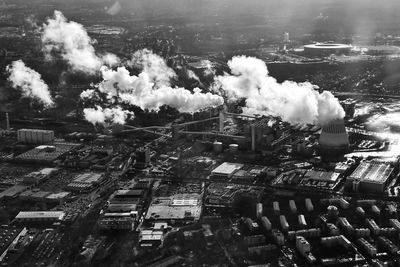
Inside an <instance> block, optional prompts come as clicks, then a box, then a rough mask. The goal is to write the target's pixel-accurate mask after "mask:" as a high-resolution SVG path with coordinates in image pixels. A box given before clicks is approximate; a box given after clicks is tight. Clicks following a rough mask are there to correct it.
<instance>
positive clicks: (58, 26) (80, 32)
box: [42, 11, 119, 74]
mask: <svg viewBox="0 0 400 267" xmlns="http://www.w3.org/2000/svg"><path fill="white" fill-rule="evenodd" d="M94 42H95V41H94V40H92V39H91V38H90V37H89V35H88V34H87V32H86V30H85V28H84V27H83V25H81V24H79V23H76V22H73V21H69V22H68V21H67V19H66V18H65V17H64V15H63V14H62V13H61V12H60V11H54V15H53V17H52V18H49V19H48V20H47V23H46V24H44V25H43V32H42V43H43V50H44V52H45V54H46V57H47V58H48V59H51V58H52V55H51V53H52V52H53V51H56V52H59V53H61V56H62V58H63V59H64V60H66V61H67V62H68V64H69V65H70V66H71V68H72V70H74V71H81V72H85V73H88V74H94V73H96V72H97V71H99V70H100V67H101V66H102V65H103V64H107V65H109V66H113V65H115V64H118V63H119V58H118V57H117V56H116V55H113V54H105V55H97V54H96V52H95V49H94V47H93V43H94Z"/></svg>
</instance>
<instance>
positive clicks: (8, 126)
mask: <svg viewBox="0 0 400 267" xmlns="http://www.w3.org/2000/svg"><path fill="white" fill-rule="evenodd" d="M6 130H7V131H9V130H10V117H9V116H8V112H6Z"/></svg>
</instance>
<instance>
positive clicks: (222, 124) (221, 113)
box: [219, 110, 225, 133]
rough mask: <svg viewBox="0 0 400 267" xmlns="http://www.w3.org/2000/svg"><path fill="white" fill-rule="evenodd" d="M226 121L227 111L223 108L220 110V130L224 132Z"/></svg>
mask: <svg viewBox="0 0 400 267" xmlns="http://www.w3.org/2000/svg"><path fill="white" fill-rule="evenodd" d="M224 121H225V113H224V111H223V110H221V111H220V112H219V132H220V133H222V132H223V131H224Z"/></svg>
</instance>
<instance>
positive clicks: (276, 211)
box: [272, 201, 281, 215]
mask: <svg viewBox="0 0 400 267" xmlns="http://www.w3.org/2000/svg"><path fill="white" fill-rule="evenodd" d="M272 207H273V209H274V213H275V215H279V214H280V213H281V209H280V208H279V202H278V201H274V202H273V203H272Z"/></svg>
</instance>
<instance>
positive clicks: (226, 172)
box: [210, 162, 244, 181]
mask: <svg viewBox="0 0 400 267" xmlns="http://www.w3.org/2000/svg"><path fill="white" fill-rule="evenodd" d="M243 166H244V165H243V164H240V163H230V162H224V163H222V164H221V165H219V166H218V167H217V168H215V169H214V170H213V171H212V172H211V175H210V179H212V180H222V181H228V180H229V179H230V178H231V177H232V176H233V174H234V173H235V172H237V171H239V170H240V169H241V168H243Z"/></svg>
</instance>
